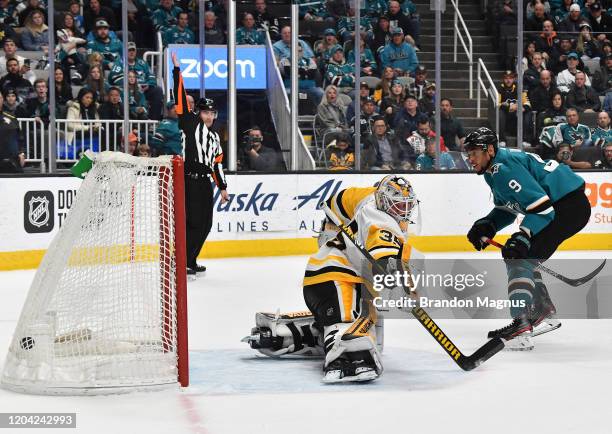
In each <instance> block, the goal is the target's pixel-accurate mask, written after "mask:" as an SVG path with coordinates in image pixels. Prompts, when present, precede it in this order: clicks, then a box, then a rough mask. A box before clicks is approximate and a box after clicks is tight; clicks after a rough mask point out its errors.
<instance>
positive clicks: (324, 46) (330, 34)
mask: <svg viewBox="0 0 612 434" xmlns="http://www.w3.org/2000/svg"><path fill="white" fill-rule="evenodd" d="M336 45H338V38H337V36H336V31H335V30H334V29H331V28H330V29H325V31H324V32H323V39H322V40H321V41H319V42H318V43H317V44H316V45H315V47H314V53H315V56H316V58H317V60H318V61H319V64H320V65H325V64H326V63H327V62H329V59H330V57H331V54H330V50H331V48H332V47H335V46H336Z"/></svg>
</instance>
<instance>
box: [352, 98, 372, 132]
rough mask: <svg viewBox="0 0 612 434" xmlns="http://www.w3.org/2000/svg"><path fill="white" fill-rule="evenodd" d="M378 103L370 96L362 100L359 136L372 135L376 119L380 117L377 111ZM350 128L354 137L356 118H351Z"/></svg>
mask: <svg viewBox="0 0 612 434" xmlns="http://www.w3.org/2000/svg"><path fill="white" fill-rule="evenodd" d="M376 109H377V107H376V103H375V102H374V98H372V97H371V96H368V97H366V98H364V99H362V100H361V114H360V115H359V134H360V135H361V136H366V135H368V134H372V124H373V123H374V118H375V117H376V116H378V113H377V111H376ZM349 128H351V131H352V133H353V135H354V134H355V116H354V115H353V117H352V118H351V120H350V121H349Z"/></svg>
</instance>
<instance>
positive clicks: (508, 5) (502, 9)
mask: <svg viewBox="0 0 612 434" xmlns="http://www.w3.org/2000/svg"><path fill="white" fill-rule="evenodd" d="M497 8H498V10H497V11H496V12H495V17H496V23H497V25H498V26H502V25H507V26H510V25H516V15H517V11H516V2H514V1H513V0H503V2H500V4H499V5H497Z"/></svg>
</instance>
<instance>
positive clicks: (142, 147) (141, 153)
mask: <svg viewBox="0 0 612 434" xmlns="http://www.w3.org/2000/svg"><path fill="white" fill-rule="evenodd" d="M136 156H137V157H145V158H146V157H151V148H150V147H149V145H147V144H146V143H139V144H138V147H137V148H136Z"/></svg>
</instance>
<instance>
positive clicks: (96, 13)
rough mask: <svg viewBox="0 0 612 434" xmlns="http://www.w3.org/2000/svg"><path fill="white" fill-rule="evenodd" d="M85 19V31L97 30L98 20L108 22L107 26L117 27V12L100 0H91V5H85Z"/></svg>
mask: <svg viewBox="0 0 612 434" xmlns="http://www.w3.org/2000/svg"><path fill="white" fill-rule="evenodd" d="M83 19H84V21H85V33H89V32H96V31H97V27H98V21H100V20H102V21H105V22H106V27H107V28H109V27H110V28H111V29H116V28H117V20H116V18H115V13H114V12H113V10H112V9H111V8H108V7H106V6H102V5H101V4H100V0H89V6H85V9H84V13H83Z"/></svg>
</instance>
